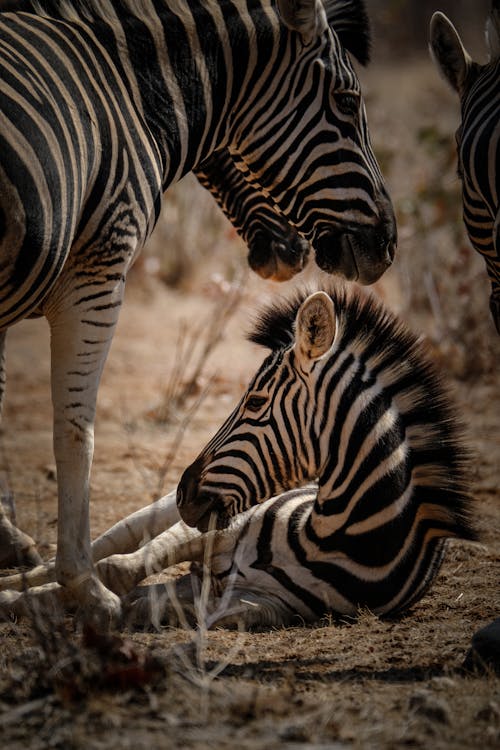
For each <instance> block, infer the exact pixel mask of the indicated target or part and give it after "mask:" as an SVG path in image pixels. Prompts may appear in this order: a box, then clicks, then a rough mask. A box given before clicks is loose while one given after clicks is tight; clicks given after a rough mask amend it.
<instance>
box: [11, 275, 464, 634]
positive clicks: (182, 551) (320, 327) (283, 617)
mask: <svg viewBox="0 0 500 750" xmlns="http://www.w3.org/2000/svg"><path fill="white" fill-rule="evenodd" d="M250 338H251V340H253V341H255V342H257V343H259V344H262V345H264V346H265V347H267V348H269V349H270V350H271V351H270V354H269V355H268V356H267V358H266V359H265V361H264V362H263V364H262V365H261V367H260V368H259V369H258V371H257V373H256V374H255V376H254V377H253V378H252V380H251V382H250V385H249V387H248V390H247V391H246V393H245V394H244V396H243V397H242V399H241V400H240V402H239V404H238V405H237V407H236V408H235V410H234V411H233V413H232V414H231V415H230V416H229V417H228V419H227V420H226V422H225V423H224V424H223V426H222V427H221V428H220V430H219V431H218V432H217V433H216V435H215V436H214V437H213V438H212V440H211V441H210V442H209V443H208V445H207V446H206V447H205V448H204V449H203V450H202V452H201V453H200V455H199V456H198V458H197V459H196V460H195V461H194V463H193V464H192V465H191V466H190V467H188V468H187V469H186V471H185V472H184V474H183V477H182V479H181V481H180V483H179V486H178V489H177V500H178V510H179V512H180V515H181V517H182V519H183V521H180V522H177V523H175V521H176V518H177V511H176V508H175V501H174V495H173V494H172V495H170V496H167V497H166V498H164V501H163V502H162V505H161V508H160V507H158V510H159V513H160V516H161V522H162V523H164V524H167V523H170V524H172V526H171V528H169V529H167V530H166V531H164V532H163V533H158V535H157V536H156V537H155V538H154V539H152V541H150V542H149V543H147V544H146V545H144V546H143V547H141V548H140V549H138V550H137V551H135V552H132V553H130V554H121V555H120V554H118V555H112V556H107V557H106V558H105V559H102V560H101V561H100V562H99V563H98V564H97V571H98V573H99V575H100V576H101V578H102V580H103V581H104V582H105V583H106V585H107V586H109V587H110V588H111V589H112V590H113V591H115V592H117V593H118V594H120V595H124V596H125V597H126V598H125V602H126V607H125V622H128V624H133V625H139V626H144V625H148V624H150V623H151V622H153V623H156V624H158V623H160V622H170V623H173V624H175V623H177V622H178V616H179V610H178V607H177V599H180V602H181V604H182V605H184V606H185V607H187V609H188V611H189V609H190V608H192V607H193V606H194V599H193V592H192V588H191V584H190V582H189V577H188V578H186V579H182V580H181V581H180V582H178V584H177V592H176V594H177V596H174V597H173V599H172V598H171V592H172V589H171V588H170V587H169V586H164V585H156V586H153V587H150V586H142V587H139V588H137V589H134V587H135V586H136V584H137V583H139V582H140V581H141V580H142V579H143V578H145V577H146V576H147V575H148V574H150V573H152V572H158V571H160V570H162V569H164V568H167V567H168V566H170V565H173V564H176V563H179V562H184V561H192V562H193V561H194V562H198V563H205V565H206V566H207V567H208V569H209V570H210V576H211V597H210V603H209V610H208V614H207V624H208V625H217V624H219V625H220V624H226V625H229V624H234V623H236V622H238V623H240V624H243V625H244V626H245V627H251V626H260V627H262V626H270V625H287V624H290V623H292V622H294V621H296V620H297V618H300V619H301V620H303V621H305V622H312V621H315V620H317V619H319V618H321V617H322V616H324V615H325V614H328V613H334V614H342V615H354V614H356V612H357V611H358V609H359V608H360V607H368V608H369V609H370V610H372V611H373V612H375V613H377V614H380V615H388V614H392V613H396V612H400V611H402V610H404V609H406V608H408V607H410V606H411V605H412V604H413V603H414V602H416V601H417V600H419V599H420V598H421V597H422V596H423V594H424V593H425V591H426V590H427V589H428V587H429V585H430V584H431V583H432V580H433V579H434V577H435V576H436V574H437V572H438V570H439V567H440V563H441V560H442V556H443V551H444V543H445V540H446V538H448V537H458V538H462V539H474V538H475V534H474V531H473V528H472V525H471V521H470V497H469V494H468V487H467V474H468V466H467V461H468V454H467V451H466V450H465V449H464V447H463V441H462V434H461V427H460V425H459V424H458V423H457V420H456V418H455V416H454V415H455V413H456V409H454V407H453V405H452V403H451V402H450V399H449V397H448V396H447V388H446V385H445V384H444V383H443V382H442V381H441V379H440V377H439V376H438V374H437V373H436V371H435V369H434V366H433V365H432V363H431V362H430V360H429V359H428V357H427V356H426V353H425V348H424V346H423V345H422V344H421V343H420V342H419V341H418V339H417V338H416V336H414V335H413V334H412V333H411V332H410V331H409V330H408V329H407V328H406V327H405V326H404V325H403V324H402V323H401V322H399V321H398V320H397V319H396V318H395V317H394V316H393V315H392V314H390V313H389V312H387V311H386V310H385V309H384V308H383V307H382V306H381V304H380V303H378V302H376V301H375V299H374V298H370V297H368V296H365V295H361V294H360V293H353V292H351V293H347V292H345V291H342V290H341V291H332V290H330V291H329V292H325V291H320V292H316V293H313V294H310V295H308V294H302V295H300V296H298V297H297V298H296V299H293V300H291V301H289V302H282V303H277V304H275V305H273V306H272V307H270V308H269V309H267V310H265V311H264V312H263V313H261V315H260V316H259V318H258V321H257V325H256V327H255V330H254V332H253V333H252V335H251V336H250ZM310 482H313V484H308V483H310ZM154 511H155V509H154V508H153V509H152V510H149V509H144V510H143V511H141V512H139V513H138V514H134V516H132V517H131V518H130V519H127V520H126V522H122V524H119V525H118V526H119V527H121V528H118V529H114V530H111V532H110V533H109V534H105V535H103V537H102V538H101V539H100V540H98V542H97V543H96V548H95V551H96V557H101V556H103V555H109V552H110V551H112V550H113V549H115V550H116V549H117V548H119V547H120V545H124V543H125V545H126V544H127V538H128V539H129V540H130V539H132V538H134V539H135V542H136V543H137V541H138V539H139V537H140V529H141V528H142V529H143V530H144V529H147V528H148V525H149V524H148V521H151V520H152V517H153V515H154ZM140 514H142V516H141V518H140V523H137V522H138V520H139V516H140ZM162 523H158V524H157V531H158V532H159V531H160V529H161V526H162ZM187 524H188V525H187ZM195 526H196V527H197V528H193V527H195ZM214 526H215V527H216V529H214ZM123 548H124V547H123V546H122V549H123ZM27 580H28V581H29V573H28V579H27ZM39 592H40V593H41V594H42V595H43V592H44V590H43V587H42V589H40V590H39ZM46 592H47V594H46V595H47V596H48V597H49V598H50V596H52V595H53V592H52V590H51V589H47V590H46ZM35 595H36V593H35ZM14 599H15V600H13V601H12V603H11V606H12V607H13V609H14V611H16V612H17V613H18V614H22V613H23V611H25V605H26V594H18V595H17V596H16V597H15V598H14Z"/></svg>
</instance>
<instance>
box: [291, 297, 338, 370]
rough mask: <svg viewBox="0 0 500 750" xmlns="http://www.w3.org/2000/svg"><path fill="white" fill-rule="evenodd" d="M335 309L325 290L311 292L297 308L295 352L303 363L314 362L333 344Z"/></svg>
mask: <svg viewBox="0 0 500 750" xmlns="http://www.w3.org/2000/svg"><path fill="white" fill-rule="evenodd" d="M336 328H337V325H336V322H335V309H334V307H333V302H332V300H331V299H330V297H329V296H328V294H325V292H316V293H315V294H311V296H310V297H308V298H307V299H306V300H305V302H303V303H302V305H301V306H300V308H299V311H298V313H297V318H296V320H295V352H296V354H297V357H298V358H299V360H300V362H301V363H302V364H304V365H306V364H308V363H310V362H315V361H316V360H317V359H319V358H320V357H322V356H323V354H325V352H327V351H328V349H329V348H330V347H331V345H332V344H333V340H334V338H335V332H336Z"/></svg>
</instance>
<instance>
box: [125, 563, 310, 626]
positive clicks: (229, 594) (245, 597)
mask: <svg viewBox="0 0 500 750" xmlns="http://www.w3.org/2000/svg"><path fill="white" fill-rule="evenodd" d="M122 606H123V622H124V625H125V627H127V628H129V629H131V630H150V629H156V630H158V629H159V628H160V627H162V626H170V627H179V626H182V627H184V628H195V627H197V626H202V627H204V628H205V629H208V630H210V629H211V628H215V627H224V628H231V629H238V630H243V631H245V630H252V629H257V630H262V629H266V628H271V627H286V626H287V625H291V624H292V623H293V622H294V621H295V620H296V616H295V613H294V612H293V611H292V610H290V609H289V608H288V607H287V606H286V605H285V604H284V603H283V602H282V601H281V600H280V599H279V598H278V597H276V596H274V595H273V594H271V593H269V592H260V591H259V592H257V591H249V590H247V589H245V588H241V587H239V586H231V584H230V583H229V584H228V585H227V587H226V588H225V590H224V591H223V592H222V593H220V594H216V593H215V592H214V589H213V587H212V585H210V586H206V585H205V584H204V582H203V581H202V580H201V578H200V576H199V575H198V572H197V569H196V568H195V569H194V572H192V573H191V574H188V575H184V576H182V577H181V578H179V579H176V580H173V581H168V582H167V583H157V584H151V585H149V586H138V587H137V588H136V589H134V591H132V592H131V593H130V594H129V595H128V596H126V597H124V599H123V600H122Z"/></svg>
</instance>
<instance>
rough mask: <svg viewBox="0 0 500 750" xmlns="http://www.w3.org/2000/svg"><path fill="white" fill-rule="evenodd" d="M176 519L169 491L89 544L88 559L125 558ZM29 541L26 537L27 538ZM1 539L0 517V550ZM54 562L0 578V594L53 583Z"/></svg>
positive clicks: (174, 500) (177, 520) (173, 493)
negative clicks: (90, 548) (117, 556)
mask: <svg viewBox="0 0 500 750" xmlns="http://www.w3.org/2000/svg"><path fill="white" fill-rule="evenodd" d="M179 520H180V516H179V512H178V510H177V504H176V490H173V491H172V492H169V494H168V495H164V496H163V497H161V498H160V499H159V500H156V501H155V502H153V503H150V504H149V505H146V506H145V507H144V508H140V509H139V510H136V511H135V512H134V513H131V514H130V515H129V516H126V518H123V519H122V520H121V521H118V522H117V523H115V524H114V526H112V527H111V528H110V529H108V530H107V531H105V532H104V533H103V534H101V536H99V537H97V539H95V540H94V542H92V559H93V560H94V562H98V561H99V560H102V559H103V558H105V557H109V556H110V555H125V554H127V553H130V552H133V551H134V550H137V548H139V547H141V546H142V545H144V543H145V542H147V540H148V539H152V538H154V537H156V536H158V535H159V534H161V533H162V532H164V531H165V530H166V529H168V528H170V527H171V526H173V525H174V524H176V523H178V522H179ZM28 538H29V537H28ZM1 540H2V517H1V515H0V547H1ZM55 578H56V567H55V560H50V561H49V562H47V563H45V564H42V565H38V566H37V567H36V568H33V569H32V570H29V571H27V572H26V573H16V574H14V575H11V576H4V577H3V578H0V591H5V590H7V589H12V590H13V591H23V590H24V589H26V588H29V587H31V586H41V585H42V584H44V583H49V582H51V581H55Z"/></svg>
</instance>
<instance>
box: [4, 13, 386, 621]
mask: <svg viewBox="0 0 500 750" xmlns="http://www.w3.org/2000/svg"><path fill="white" fill-rule="evenodd" d="M341 6H342V8H344V10H345V8H350V9H351V12H352V14H354V16H356V15H357V16H360V15H362V14H360V8H361V6H362V3H361V2H360V0H358V1H357V2H354V0H353V1H352V2H350V3H346V2H345V1H342V2H341ZM15 7H16V8H22V11H20V10H16V11H14V12H3V13H2V14H1V15H0V185H1V189H0V237H1V241H2V255H1V265H0V330H1V331H3V330H5V329H6V328H8V327H9V326H11V325H12V324H13V323H15V322H16V321H18V320H20V319H22V318H24V317H26V316H28V315H44V316H45V317H46V318H47V320H48V322H49V325H50V328H51V362H52V372H51V381H52V399H53V404H54V452H55V457H56V464H57V474H58V492H59V511H58V516H59V536H58V553H57V562H56V567H57V577H58V580H59V581H60V582H61V583H64V584H68V585H71V587H72V590H73V592H74V593H75V596H76V599H77V600H79V601H80V602H81V603H82V605H83V609H84V610H86V611H87V612H89V613H91V614H93V613H97V614H98V615H102V616H103V617H104V618H107V617H108V616H111V617H114V616H115V615H116V614H117V612H118V611H119V602H118V600H117V599H116V598H115V597H113V596H112V595H111V593H110V592H107V591H106V589H105V588H104V587H103V586H102V585H101V584H100V582H99V581H98V579H97V578H96V576H95V575H94V573H93V568H92V562H91V552H90V538H89V522H88V495H89V476H90V466H91V461H92V451H93V427H94V416H95V405H96V397H97V390H98V385H99V380H100V376H101V372H102V368H103V366H104V362H105V360H106V356H107V353H108V350H109V346H110V344H111V340H112V337H113V332H114V328H115V325H116V322H117V318H118V313H119V309H120V306H121V303H122V299H123V292H124V285H125V278H126V274H127V271H128V269H129V267H130V265H131V264H132V262H133V260H134V258H135V257H136V255H137V253H138V252H139V251H140V249H141V247H142V245H143V243H144V241H145V240H146V238H147V237H148V235H149V234H150V232H151V230H152V228H153V226H154V224H155V221H156V219H157V216H158V213H159V210H160V206H161V198H162V193H163V192H164V190H165V189H166V188H167V187H168V186H169V185H170V184H172V183H174V182H175V181H177V180H178V179H180V178H181V177H182V176H183V175H184V174H186V173H187V172H189V171H192V170H193V169H196V167H198V166H199V165H200V164H202V163H203V162H204V161H205V160H206V159H207V158H208V157H210V155H211V154H212V153H214V152H215V151H218V150H220V149H222V148H225V149H227V150H228V151H229V153H230V154H231V156H232V158H233V159H234V161H235V163H238V164H240V163H243V165H244V168H245V169H246V170H247V172H248V174H249V175H250V178H251V180H252V183H255V184H256V185H258V186H259V188H261V189H263V190H264V191H265V192H266V195H268V196H269V197H270V198H271V199H273V201H274V202H275V203H276V204H277V205H278V207H279V209H280V211H281V212H282V213H283V214H284V215H285V216H286V217H287V218H288V220H289V221H290V222H292V223H293V224H294V225H295V226H296V228H297V229H298V230H299V231H300V232H301V233H302V234H303V235H304V237H305V238H306V239H307V240H309V241H311V242H312V245H313V247H315V249H316V251H317V259H318V262H320V264H321V265H323V266H324V267H326V268H328V269H329V270H337V271H339V272H341V273H343V274H344V275H346V276H348V277H351V278H358V279H359V280H361V281H363V282H365V283H367V282H370V281H373V280H374V279H376V278H377V277H378V276H379V275H380V274H381V273H382V272H383V271H384V270H385V268H386V267H387V266H388V265H389V264H390V262H391V259H392V254H393V242H394V234H395V229H394V217H393V213H392V208H391V206H390V203H389V200H388V198H387V194H386V192H385V189H384V186H383V183H382V179H381V176H380V172H379V169H378V166H377V164H376V162H375V159H374V156H373V153H372V150H371V147H370V144H369V140H368V135H367V128H366V118H365V113H364V109H363V103H362V100H361V96H360V91H359V83H358V80H357V77H356V75H355V72H354V69H353V66H352V64H351V62H350V60H349V59H348V55H347V53H346V51H345V49H344V47H343V46H342V44H341V43H340V41H339V38H338V36H337V34H336V32H335V31H333V30H332V29H331V28H330V26H329V24H328V19H327V15H326V13H325V10H324V7H323V5H322V4H321V3H316V1H315V0H314V2H313V0H304V3H302V4H301V5H300V7H298V6H297V5H296V3H292V2H291V0H278V6H275V5H274V4H273V3H272V2H271V1H270V0H250V1H249V2H247V1H246V0H236V1H235V2H232V1H231V2H229V1H227V2H226V1H225V0H223V2H219V1H218V0H217V1H216V0H206V1H205V0H203V1H202V0H190V1H189V2H185V0H33V1H32V2H31V1H30V0H26V2H24V1H23V0H20V2H19V3H16V6H15ZM333 7H334V6H333ZM344 15H345V14H344ZM351 31H352V28H351ZM353 33H354V35H355V36H356V35H357V36H358V38H359V33H358V34H357V32H353Z"/></svg>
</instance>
